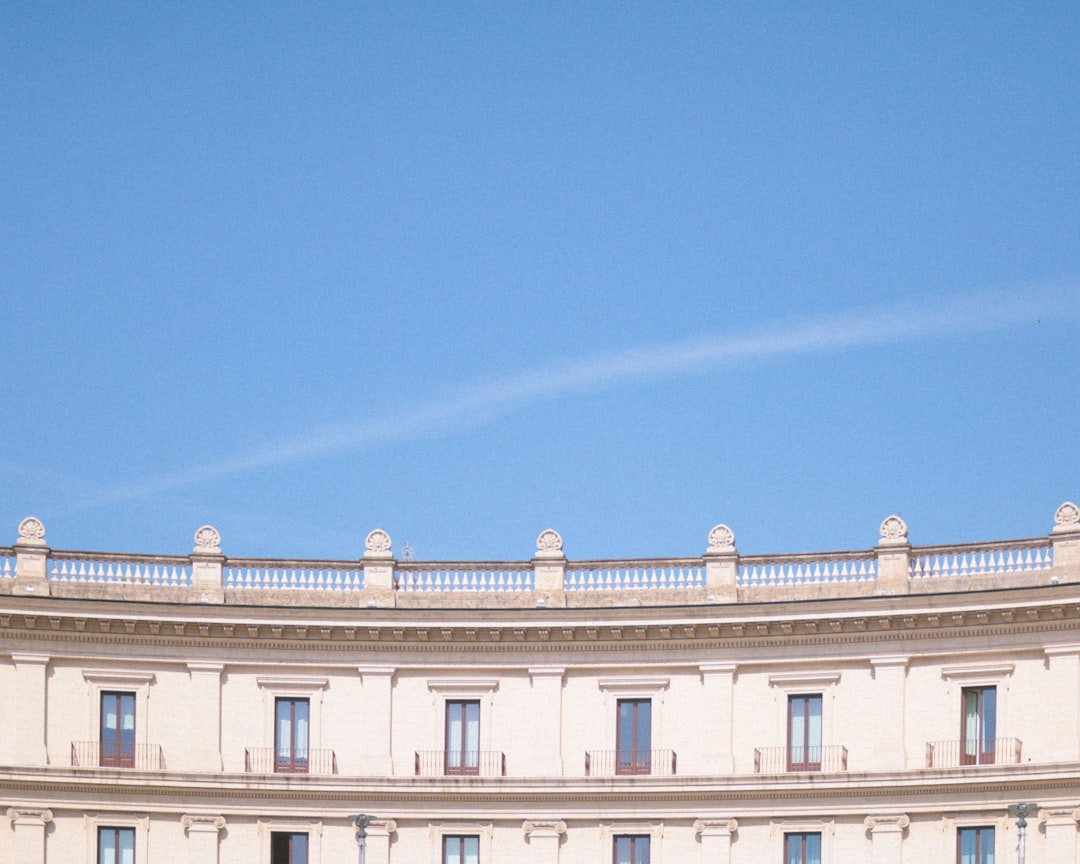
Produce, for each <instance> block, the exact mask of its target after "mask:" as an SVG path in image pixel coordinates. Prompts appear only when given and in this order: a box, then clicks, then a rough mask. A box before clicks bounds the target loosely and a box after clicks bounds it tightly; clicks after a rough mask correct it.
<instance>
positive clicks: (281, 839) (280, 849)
mask: <svg viewBox="0 0 1080 864" xmlns="http://www.w3.org/2000/svg"><path fill="white" fill-rule="evenodd" d="M307 851H308V836H307V834H293V833H289V832H286V831H273V832H271V834H270V864H308V855H307Z"/></svg>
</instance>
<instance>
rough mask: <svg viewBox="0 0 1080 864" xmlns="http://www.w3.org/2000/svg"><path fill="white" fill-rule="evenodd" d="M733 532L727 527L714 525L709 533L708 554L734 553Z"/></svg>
mask: <svg viewBox="0 0 1080 864" xmlns="http://www.w3.org/2000/svg"><path fill="white" fill-rule="evenodd" d="M734 551H735V532H734V531H732V530H731V529H730V528H728V526H727V525H724V524H720V525H714V526H713V529H712V530H711V531H710V532H709V552H710V553H715V552H734Z"/></svg>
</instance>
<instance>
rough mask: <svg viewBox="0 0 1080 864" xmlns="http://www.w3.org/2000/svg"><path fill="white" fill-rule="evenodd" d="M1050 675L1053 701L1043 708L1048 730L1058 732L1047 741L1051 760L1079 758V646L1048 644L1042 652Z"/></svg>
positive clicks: (1049, 700)
mask: <svg viewBox="0 0 1080 864" xmlns="http://www.w3.org/2000/svg"><path fill="white" fill-rule="evenodd" d="M1043 653H1044V654H1045V655H1046V664H1047V671H1048V672H1049V675H1050V681H1049V683H1048V685H1047V686H1048V690H1047V692H1049V693H1053V694H1054V698H1053V699H1048V700H1046V701H1045V702H1044V703H1043V705H1042V706H1041V708H1040V713H1041V716H1042V718H1043V721H1044V722H1045V723H1046V724H1047V728H1048V729H1054V730H1057V734H1055V735H1051V736H1049V737H1048V739H1047V740H1046V741H1045V742H1044V746H1048V747H1049V748H1050V749H1049V750H1048V752H1047V753H1046V758H1047V760H1049V761H1055V762H1073V761H1076V760H1078V759H1080V644H1073V645H1048V646H1047V647H1046V648H1044V649H1043Z"/></svg>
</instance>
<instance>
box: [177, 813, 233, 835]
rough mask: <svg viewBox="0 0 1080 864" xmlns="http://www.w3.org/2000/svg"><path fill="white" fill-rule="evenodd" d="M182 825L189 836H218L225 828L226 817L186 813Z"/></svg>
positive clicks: (181, 818) (181, 819)
mask: <svg viewBox="0 0 1080 864" xmlns="http://www.w3.org/2000/svg"><path fill="white" fill-rule="evenodd" d="M180 824H181V825H183V826H184V830H185V831H187V833H188V834H217V833H218V832H219V831H220V830H221V829H222V828H224V827H225V817H224V816H213V815H207V814H204V813H196V814H191V813H185V814H184V815H183V816H182V817H180Z"/></svg>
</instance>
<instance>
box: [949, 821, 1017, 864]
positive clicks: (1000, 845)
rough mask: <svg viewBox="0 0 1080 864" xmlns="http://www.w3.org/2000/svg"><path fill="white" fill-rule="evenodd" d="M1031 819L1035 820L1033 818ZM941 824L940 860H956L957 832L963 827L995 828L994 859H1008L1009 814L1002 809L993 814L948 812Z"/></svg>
mask: <svg viewBox="0 0 1080 864" xmlns="http://www.w3.org/2000/svg"><path fill="white" fill-rule="evenodd" d="M1031 821H1032V822H1034V821H1035V820H1034V819H1032V820H1031ZM1030 824H1031V823H1029V825H1030ZM941 826H942V830H941V836H942V845H941V852H940V854H939V855H938V860H939V861H954V860H955V859H956V832H957V831H958V830H959V829H961V828H993V829H994V860H995V861H1005V860H1006V858H1005V855H1006V842H1005V836H1006V834H1007V833H1008V831H1009V819H1008V817H1007V816H1003V815H1001V812H1000V811H995V812H993V813H992V814H991V813H987V814H986V815H984V816H978V815H973V814H968V813H964V814H962V815H951V814H946V815H944V816H942V817H941ZM1032 827H1034V826H1032Z"/></svg>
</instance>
